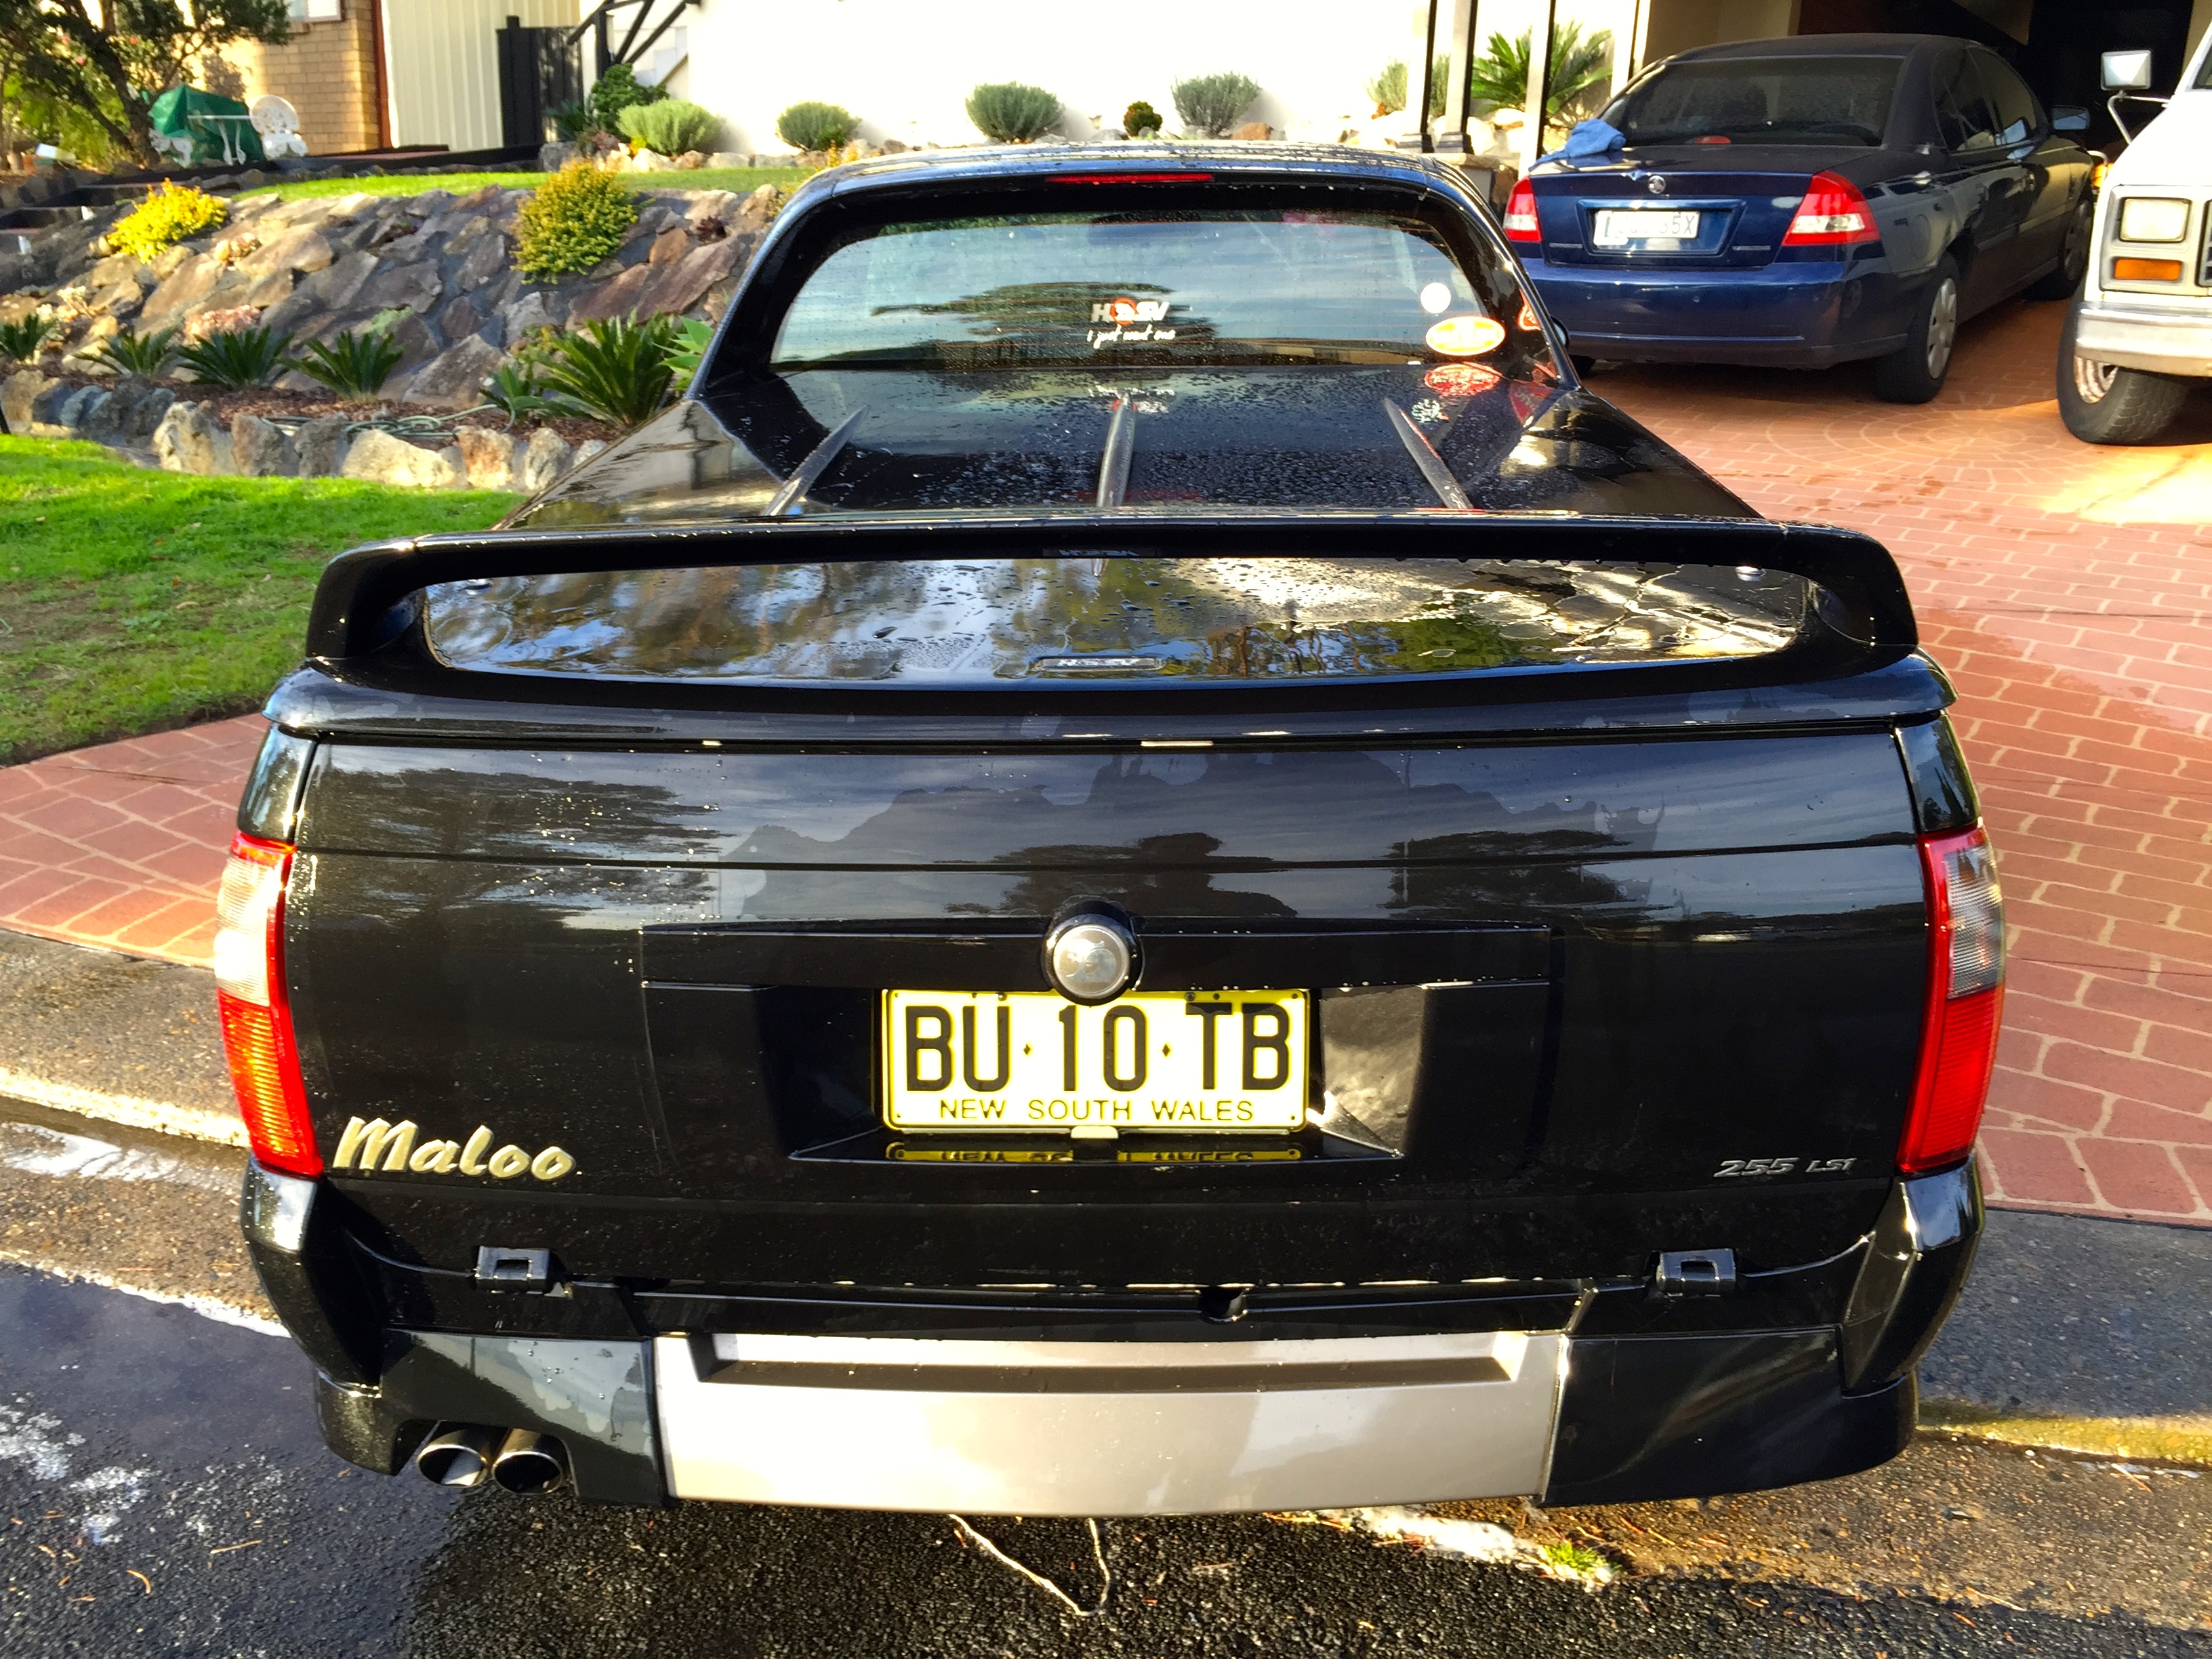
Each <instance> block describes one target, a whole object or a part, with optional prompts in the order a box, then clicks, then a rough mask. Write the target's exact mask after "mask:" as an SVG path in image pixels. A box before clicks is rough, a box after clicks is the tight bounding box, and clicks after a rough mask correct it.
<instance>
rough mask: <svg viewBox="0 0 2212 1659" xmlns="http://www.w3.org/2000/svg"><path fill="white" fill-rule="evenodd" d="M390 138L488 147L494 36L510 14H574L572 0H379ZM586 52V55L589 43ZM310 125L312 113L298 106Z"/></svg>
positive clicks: (495, 83) (551, 20)
mask: <svg viewBox="0 0 2212 1659" xmlns="http://www.w3.org/2000/svg"><path fill="white" fill-rule="evenodd" d="M381 3H382V4H383V7H384V60H385V72H386V86H387V87H388V88H390V91H391V96H392V143H395V144H398V145H402V146H404V145H408V144H444V145H446V146H447V148H448V149H492V148H494V147H495V146H496V145H497V144H498V143H500V141H501V136H502V135H501V129H500V118H499V43H498V41H497V40H495V38H494V37H495V34H496V33H497V32H498V31H499V30H500V29H501V28H502V27H505V26H506V23H507V19H508V18H509V17H520V19H522V21H523V22H524V24H525V25H526V26H527V27H532V28H550V27H554V26H556V25H558V24H568V25H569V26H571V27H573V26H574V24H575V22H576V21H577V18H578V11H577V0H381ZM585 56H586V60H587V61H588V59H589V58H590V46H589V42H588V40H587V41H586V51H585ZM300 122H301V125H302V126H304V127H306V128H307V130H308V131H311V132H312V131H313V130H314V127H313V123H314V112H313V111H312V110H306V109H303V110H301V112H300Z"/></svg>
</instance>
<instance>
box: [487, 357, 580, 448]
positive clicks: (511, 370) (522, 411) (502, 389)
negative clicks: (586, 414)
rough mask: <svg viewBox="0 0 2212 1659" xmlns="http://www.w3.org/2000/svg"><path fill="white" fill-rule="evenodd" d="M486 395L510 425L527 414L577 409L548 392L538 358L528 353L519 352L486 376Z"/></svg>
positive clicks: (559, 412)
mask: <svg viewBox="0 0 2212 1659" xmlns="http://www.w3.org/2000/svg"><path fill="white" fill-rule="evenodd" d="M483 395H484V401H485V402H486V403H488V404H490V405H491V406H492V407H493V408H494V409H496V410H499V412H500V413H501V414H502V415H504V416H507V426H508V427H509V428H510V429H511V428H513V425H514V423H515V422H517V421H519V420H520V419H522V418H523V416H526V415H566V414H573V413H574V412H575V411H574V410H572V409H570V408H569V406H568V404H567V403H566V402H565V401H562V400H561V399H557V398H549V397H547V396H546V395H545V387H544V384H543V382H541V381H540V380H539V379H538V361H537V359H536V358H535V357H534V356H530V355H528V354H526V353H517V354H516V355H515V356H512V357H510V358H508V359H507V361H506V362H503V363H501V365H500V366H499V367H498V368H496V369H495V370H494V371H493V372H492V373H491V374H487V375H486V376H484V382H483Z"/></svg>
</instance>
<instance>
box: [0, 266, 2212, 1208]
mask: <svg viewBox="0 0 2212 1659" xmlns="http://www.w3.org/2000/svg"><path fill="white" fill-rule="evenodd" d="M2062 310H2063V307H2057V306H2050V305H2044V306H2030V305H2024V304H2023V305H2015V306H2014V307H2008V308H2007V309H2006V310H2005V311H2004V312H2002V313H2000V314H1999V315H1997V316H1995V317H1993V318H1990V319H1985V320H1984V321H1982V322H1979V323H1976V324H1972V325H1969V326H1968V328H1967V329H1966V332H1965V335H1964V337H1963V339H1962V341H1961V343H1960V354H1959V362H1958V366H1957V368H1956V370H1955V371H1954V375H1953V379H1952V383H1951V386H1950V387H1949V388H1948V390H1947V391H1946V392H1944V394H1943V395H1942V397H1941V398H1938V399H1937V400H1936V402H1935V403H1933V404H1929V405H1928V406H1926V407H1925V408H1921V409H1899V408H1897V407H1894V406H1893V405H1889V404H1881V403H1877V402H1875V400H1874V398H1873V396H1872V394H1871V392H1870V391H1869V386H1868V381H1867V377H1866V374H1865V373H1864V371H1863V370H1862V369H1843V370H1838V371H1835V372H1833V373H1830V374H1783V373H1768V372H1762V371H1752V370H1727V369H1711V368H1694V369H1693V368H1680V369H1663V370H1662V369H1645V370H1638V371H1633V372H1629V371H1623V372H1618V373H1612V374H1603V375H1601V376H1599V377H1598V378H1597V380H1596V382H1595V384H1596V387H1597V389H1598V390H1599V391H1601V392H1603V393H1604V394H1605V395H1606V396H1607V397H1608V398H1613V399H1614V400H1615V401H1616V402H1618V403H1620V404H1621V405H1622V406H1623V407H1625V408H1626V409H1627V410H1630V411H1631V412H1632V414H1634V415H1636V416H1638V417H1639V418H1640V419H1642V420H1644V421H1645V422H1647V423H1649V424H1650V426H1651V427H1652V428H1654V429H1656V431H1658V432H1659V433H1660V434H1662V435H1663V436H1665V437H1666V438H1668V440H1669V441H1672V442H1674V443H1675V444H1677V445H1679V446H1680V447H1681V448H1682V449H1684V450H1686V452H1687V453H1689V454H1691V455H1692V457H1694V458H1695V459H1697V460H1698V461H1699V462H1700V463H1701V464H1702V465H1705V466H1706V467H1708V468H1710V469H1711V471H1714V472H1715V473H1717V474H1718V475H1719V476H1720V477H1723V479H1725V480H1726V481H1727V482H1728V483H1729V484H1730V485H1732V486H1733V487H1734V488H1735V489H1737V490H1738V491H1739V492H1740V493H1741V494H1742V495H1744V496H1745V497H1746V499H1747V500H1748V501H1751V503H1752V504H1753V506H1755V507H1758V508H1759V510H1760V511H1761V512H1763V513H1768V514H1770V515H1771V516H1774V517H1777V518H1793V519H1811V520H1826V521H1829V522H1833V523H1838V524H1843V525H1848V526H1852V527H1853V528H1856V529H1860V530H1864V531H1867V532H1869V533H1871V534H1873V535H1875V536H1878V537H1880V538H1881V539H1882V540H1883V541H1884V542H1885V543H1887V544H1888V545H1889V547H1890V548H1891V549H1892V550H1893V551H1894V552H1895V553H1896V554H1897V556H1898V558H1899V562H1900V563H1901V564H1902V565H1903V566H1904V568H1905V576H1906V580H1908V582H1909V583H1910V584H1911V588H1912V592H1913V597H1914V601H1915V604H1916V605H1917V607H1918V610H1919V614H1920V618H1921V625H1922V629H1923V635H1924V637H1925V638H1926V640H1927V641H1928V643H1929V648H1930V649H1931V650H1932V651H1933V652H1934V653H1936V656H1937V657H1938V658H1939V659H1941V660H1942V663H1943V664H1944V665H1945V666H1946V667H1947V668H1948V669H1949V670H1950V671H1951V673H1952V676H1953V678H1954V680H1955V681H1956V682H1957V684H1958V689H1959V692H1960V704H1959V708H1958V709H1957V710H1956V711H1955V718H1956V719H1957V720H1958V721H1959V724H1960V731H1961V732H1962V733H1963V735H1964V737H1965V739H1966V747H1967V750H1968V752H1969V753H1970V755H1971V756H1972V761H1973V765H1974V772H1975V776H1976V778H1977V779H1978V781H1979V782H1980V785H1981V788H1982V792H1983V801H1984V811H1985V814H1986V816H1987V817H1988V820H1989V823H1990V827H1991V829H1992V831H1993V833H1994V834H1995V836H1996V839H1997V846H1998V852H1999V857H2000V860H2001V863H2002V873H2003V878H2004V884H2005V891H2006V896H2007V899H2008V902H2009V904H2010V907H2011V920H2012V924H2013V966H2012V976H2011V989H2010V992H2009V994H2008V1003H2007V1007H2006V1036H2005V1042H2004V1047H2003V1049H2002V1056H2001V1060H2000V1066H1999V1071H1998V1076H1997V1081H1996V1088H1995V1090H1994V1091H1993V1094H1992V1097H1991V1105H1990V1120H1989V1127H1988V1128H1987V1130H1986V1132H1985V1133H1984V1138H1983V1140H1984V1151H1985V1152H1986V1154H1987V1165H1988V1171H1989V1176H1990V1192H1991V1195H1992V1197H1993V1198H1994V1199H1995V1200H1996V1201H1998V1202H2002V1203H2007V1204H2012V1205H2017V1206H2027V1207H2034V1208H2046V1209H2060V1210H2075V1211H2081V1212H2091V1213H2101V1214H2106V1215H2130V1216H2136V1217H2142V1218H2156V1219H2160V1220H2168V1221H2190V1222H2194V1223H2197V1224H2200V1225H2212V420H2208V421H2205V422H2203V425H2202V427H2201V428H2200V429H2198V430H2196V431H2192V432H2186V433H2184V434H2183V435H2182V436H2183V437H2184V438H2185V439H2192V440H2197V441H2185V442H2180V443H2177V444H2174V445H2170V446H2165V447H2159V448H2155V449H2148V450H2114V449H2097V448H2093V447H2090V446H2088V445H2086V444H2081V443H2077V442H2075V441H2074V440H2073V439H2072V438H2071V437H2069V436H2068V435H2067V434H2066V432H2065V429H2064V428H2063V427H2061V426H2060V425H2059V422H2058V416H2057V408H2056V405H2055V404H2053V402H2052V401H2051V396H2052V394H2051V369H2052V362H2053V359H2054V357H2055V355H2056V352H2057V333H2058V326H2059V323H2060V321H2061V312H2062ZM259 729H260V728H259V722H258V721H257V720H238V721H226V722H223V723H222V724H220V725H217V726H204V727H201V728H199V729H198V730H197V731H195V732H170V733H167V734H164V735H162V736H159V737H154V738H142V739H140V740H138V741H137V742H135V743H131V744H112V745H107V746H106V747H103V748H100V749H93V750H79V751H78V752H76V754H73V755H64V756H58V757H54V758H52V759H51V760H46V761H40V762H36V763H33V764H31V765H28V766H21V767H14V768H8V769H0V927H16V928H21V929H24V930H27V931H30V932H33V933H46V934H49V935H52V936H54V937H59V938H75V939H83V940H86V941H87V942H90V943H96V944H103V945H113V946H116V947H118V948H120V949H125V950H130V951H136V952H137V953H139V954H141V955H149V956H157V957H167V958H169V959H172V960H176V961H185V962H196V963H204V961H205V960H206V952H207V948H208V942H209V937H210V933H211V931H212V915H211V903H210V901H211V899H212V896H213V890H214V882H215V880H216V876H217V874H218V872H219V869H220V866H221V862H222V846H223V843H224V842H225V841H226V840H227V838H228V823H229V819H230V817H231V812H230V805H231V803H233V802H234V801H235V800H236V799H237V797H238V793H239V785H240V781H241V780H242V778H243V775H244V772H245V769H246V763H247V762H248V761H249V760H250V758H251V757H252V750H253V745H254V744H255V742H256V741H258V732H259Z"/></svg>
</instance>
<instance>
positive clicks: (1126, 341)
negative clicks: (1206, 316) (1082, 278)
mask: <svg viewBox="0 0 2212 1659" xmlns="http://www.w3.org/2000/svg"><path fill="white" fill-rule="evenodd" d="M1174 308H1175V307H1174V302H1173V301H1168V300H1138V299H1132V298H1130V297H1129V296H1127V295H1121V296H1120V297H1118V298H1115V299H1112V300H1098V301H1093V302H1092V304H1091V327H1090V328H1089V329H1088V330H1087V331H1085V334H1084V337H1083V339H1084V343H1085V344H1086V345H1088V346H1089V347H1090V348H1091V349H1092V350H1093V351H1097V350H1098V349H1101V348H1103V347H1105V346H1109V345H1166V344H1168V343H1170V342H1171V341H1173V340H1174V338H1175V337H1176V331H1175V330H1173V329H1172V328H1170V327H1168V326H1166V324H1167V320H1168V313H1169V312H1170V311H1172V310H1173V309H1174Z"/></svg>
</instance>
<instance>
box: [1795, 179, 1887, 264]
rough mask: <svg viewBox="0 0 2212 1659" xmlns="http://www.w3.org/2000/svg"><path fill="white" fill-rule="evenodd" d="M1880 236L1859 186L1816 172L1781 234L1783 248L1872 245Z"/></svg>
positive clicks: (1871, 211) (1847, 180) (1872, 214)
mask: <svg viewBox="0 0 2212 1659" xmlns="http://www.w3.org/2000/svg"><path fill="white" fill-rule="evenodd" d="M1879 240H1881V232H1880V231H1878V230H1876V229H1875V228H1874V210H1873V209H1872V208H1870V207H1869V206H1868V205H1867V199H1866V197H1863V196H1862V195H1860V194H1859V187H1858V186H1857V185H1855V184H1853V183H1852V182H1851V181H1850V179H1839V178H1838V177H1837V176H1836V175H1835V174H1834V173H1814V175H1813V182H1812V183H1811V184H1810V185H1808V186H1806V190H1805V199H1804V200H1803V201H1802V202H1800V203H1798V204H1797V215H1796V217H1795V218H1793V219H1792V220H1790V228H1789V230H1788V231H1786V232H1785V233H1784V234H1783V238H1782V246H1784V247H1840V246H1844V245H1845V244H1847V243H1850V242H1874V241H1879Z"/></svg>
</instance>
